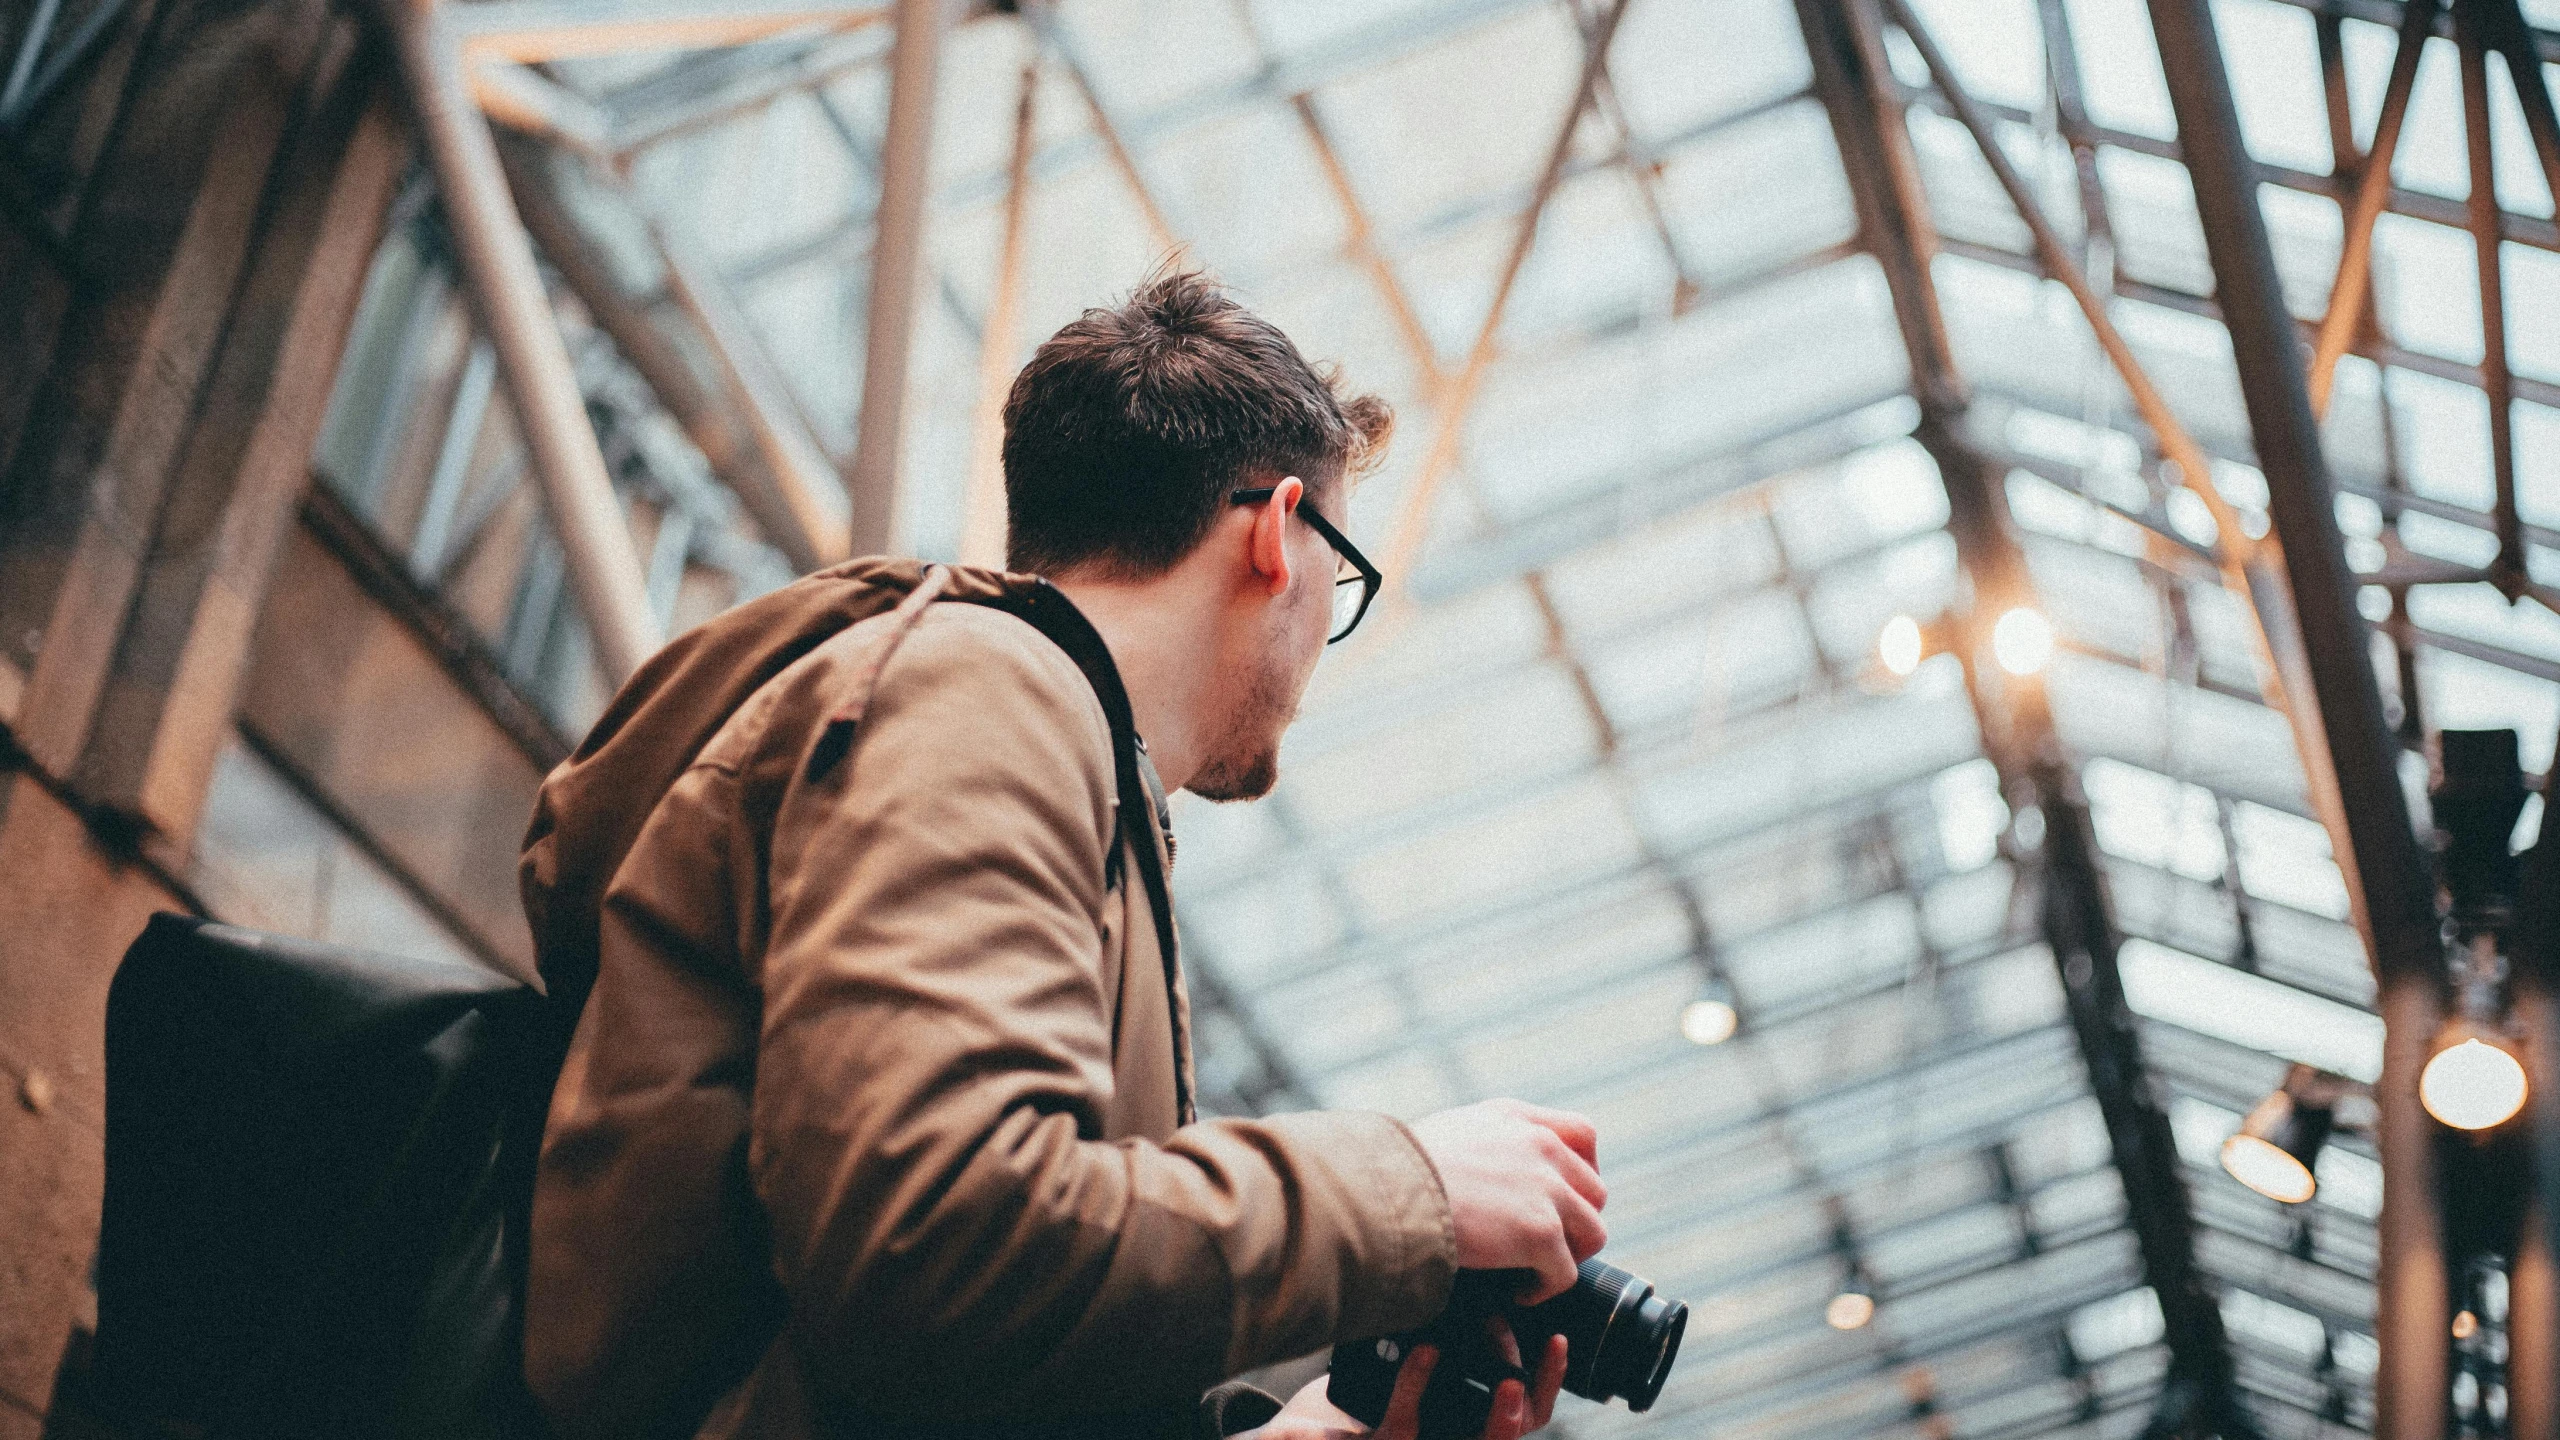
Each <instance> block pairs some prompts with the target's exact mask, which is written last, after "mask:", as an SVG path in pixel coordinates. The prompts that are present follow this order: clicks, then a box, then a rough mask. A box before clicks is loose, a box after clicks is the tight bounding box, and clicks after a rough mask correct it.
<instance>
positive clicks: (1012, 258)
mask: <svg viewBox="0 0 2560 1440" xmlns="http://www.w3.org/2000/svg"><path fill="white" fill-rule="evenodd" d="M1039 88H1040V64H1039V62H1038V61H1037V60H1027V61H1025V62H1023V66H1022V93H1021V96H1020V98H1018V99H1017V100H1015V101H1014V106H1013V158H1012V159H1011V160H1010V161H1009V162H1007V164H1006V167H1005V187H1004V241H1003V245H1002V248H1001V249H999V250H998V251H997V252H996V286H995V296H994V298H993V299H991V300H989V301H988V302H987V322H986V330H985V332H984V333H983V334H982V335H980V336H979V338H978V413H977V415H976V417H975V430H974V433H973V434H972V435H971V436H970V445H969V489H968V493H967V495H966V497H965V500H964V504H963V507H962V510H961V515H960V563H961V564H963V565H990V566H995V567H997V568H999V569H1000V568H1002V567H1003V565H1004V543H1005V499H1004V402H1005V396H1006V394H1007V393H1008V392H1009V391H1010V390H1011V388H1012V381H1013V332H1014V328H1015V326H1016V324H1017V323H1018V321H1019V318H1020V312H1021V309H1022V242H1023V232H1024V230H1025V228H1026V227H1025V221H1026V219H1027V218H1028V211H1029V209H1030V204H1031V151H1032V147H1033V144H1034V143H1035V137H1034V136H1033V134H1032V128H1031V120H1032V102H1033V99H1034V97H1035V96H1036V95H1037V94H1038V92H1039Z"/></svg>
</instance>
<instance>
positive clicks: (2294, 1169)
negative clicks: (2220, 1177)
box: [2222, 1135, 2320, 1205]
mask: <svg viewBox="0 0 2560 1440" xmlns="http://www.w3.org/2000/svg"><path fill="white" fill-rule="evenodd" d="M2222 1168H2223V1169H2225V1170H2228V1171H2230V1172H2231V1178H2232V1179H2234V1180H2237V1181H2239V1182H2240V1183H2241V1184H2243V1185H2246V1186H2248V1187H2249V1188H2250V1189H2252V1190H2255V1191H2257V1192H2258V1193H2259V1194H2261V1195H2264V1196H2266V1197H2267V1198H2268V1199H2270V1200H2281V1201H2283V1202H2284V1203H2285V1204H2287V1205H2299V1204H2301V1203H2302V1202H2303V1201H2305V1200H2308V1199H2310V1198H2311V1197H2312V1196H2313V1195H2314V1194H2316V1193H2318V1191H2319V1189H2320V1182H2319V1181H2317V1180H2315V1179H2313V1178H2312V1175H2311V1167H2310V1166H2308V1165H2305V1164H2303V1163H2302V1162H2301V1161H2299V1160H2296V1159H2294V1158H2293V1157H2292V1156H2290V1155H2287V1154H2286V1153H2284V1151H2283V1150H2281V1149H2279V1148H2277V1147H2276V1146H2275V1145H2274V1144H2272V1143H2270V1142H2268V1141H2265V1140H2261V1139H2259V1138H2258V1137H2257V1136H2255V1135H2234V1136H2232V1137H2231V1138H2230V1139H2228V1140H2225V1141H2223V1142H2222Z"/></svg>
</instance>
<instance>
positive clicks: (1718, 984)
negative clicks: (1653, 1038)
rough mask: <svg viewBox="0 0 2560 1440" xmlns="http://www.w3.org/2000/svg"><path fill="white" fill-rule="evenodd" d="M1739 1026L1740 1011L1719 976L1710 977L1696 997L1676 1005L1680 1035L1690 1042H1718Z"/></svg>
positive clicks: (1731, 988) (1717, 1043) (1732, 995)
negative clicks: (1678, 1005)
mask: <svg viewBox="0 0 2560 1440" xmlns="http://www.w3.org/2000/svg"><path fill="white" fill-rule="evenodd" d="M1741 1028H1742V1011H1741V1009H1740V1007H1738V1006H1737V1005H1735V1003H1734V994H1733V987H1732V986H1731V985H1729V984H1727V983H1726V982H1725V980H1724V977H1722V976H1714V977H1711V978H1710V979H1709V980H1708V981H1707V983H1706V984H1704V985H1702V986H1700V987H1699V989H1698V998H1696V999H1694V1000H1692V1001H1690V1002H1689V1003H1688V1004H1686V1005H1683V1006H1681V1007H1680V1034H1681V1037H1682V1038H1684V1039H1686V1040H1687V1041H1688V1042H1689V1043H1690V1044H1692V1045H1721V1044H1723V1043H1724V1042H1726V1041H1727V1040H1730V1039H1732V1038H1733V1032H1734V1031H1736V1030H1739V1029H1741Z"/></svg>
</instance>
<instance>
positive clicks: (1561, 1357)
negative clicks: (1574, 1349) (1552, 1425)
mask: <svg viewBox="0 0 2560 1440" xmlns="http://www.w3.org/2000/svg"><path fill="white" fill-rule="evenodd" d="M1565 1352H1566V1345H1565V1338H1564V1337H1563V1336H1562V1335H1550V1336H1548V1337H1547V1353H1546V1355H1545V1356H1544V1357H1543V1358H1541V1359H1540V1360H1539V1361H1538V1388H1537V1389H1536V1390H1535V1391H1533V1392H1531V1394H1530V1396H1529V1428H1530V1429H1532V1430H1541V1429H1544V1428H1546V1424H1547V1422H1548V1421H1550V1420H1553V1419H1554V1418H1556V1395H1557V1392H1559V1391H1561V1390H1563V1389H1564V1362H1565Z"/></svg>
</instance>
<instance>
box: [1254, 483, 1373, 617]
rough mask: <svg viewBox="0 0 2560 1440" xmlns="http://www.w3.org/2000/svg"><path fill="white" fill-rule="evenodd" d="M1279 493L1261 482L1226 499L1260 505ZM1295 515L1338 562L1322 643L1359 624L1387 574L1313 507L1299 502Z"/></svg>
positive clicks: (1274, 488)
mask: <svg viewBox="0 0 2560 1440" xmlns="http://www.w3.org/2000/svg"><path fill="white" fill-rule="evenodd" d="M1278 493H1280V490H1279V487H1278V486H1276V485H1264V486H1260V487H1258V488H1256V489H1252V490H1238V491H1236V492H1235V493H1234V494H1232V495H1229V496H1228V497H1227V499H1228V501H1229V502H1231V503H1233V504H1237V505H1260V504H1262V503H1263V502H1264V501H1266V500H1269V499H1270V498H1271V497H1272V496H1274V495H1276V494H1278ZM1298 515H1299V518H1301V519H1303V520H1305V521H1306V522H1307V523H1308V524H1310V525H1313V526H1314V527H1316V533H1317V534H1319V535H1321V536H1323V537H1324V543H1326V544H1327V545H1330V546H1332V547H1333V553H1334V556H1335V558H1336V559H1337V561H1338V562H1339V563H1338V564H1337V565H1336V566H1335V569H1334V575H1333V632H1332V633H1331V634H1329V635H1327V636H1325V637H1324V643H1326V644H1327V645H1330V644H1332V643H1333V642H1334V641H1336V640H1339V639H1341V638H1342V637H1343V636H1345V635H1348V634H1350V633H1351V632H1352V631H1353V630H1356V629H1358V628H1359V626H1360V617H1361V616H1363V615H1366V614H1368V613H1369V602H1370V601H1372V600H1375V599H1377V598H1378V587H1379V586H1381V585H1383V584H1385V583H1386V579H1387V577H1386V576H1384V575H1382V574H1380V573H1378V567H1377V566H1375V565H1372V564H1370V563H1369V557H1368V556H1366V555H1363V554H1361V553H1360V547H1359V546H1357V545H1354V544H1352V543H1351V537H1349V536H1347V535H1345V534H1343V533H1342V532H1341V531H1339V530H1336V529H1334V528H1333V522H1332V521H1330V520H1327V519H1326V518H1324V517H1323V516H1322V515H1319V514H1317V513H1316V507H1314V506H1313V505H1308V504H1305V503H1303V502H1301V503H1300V504H1299V506H1298ZM1346 571H1347V572H1348V573H1345V572H1346Z"/></svg>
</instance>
